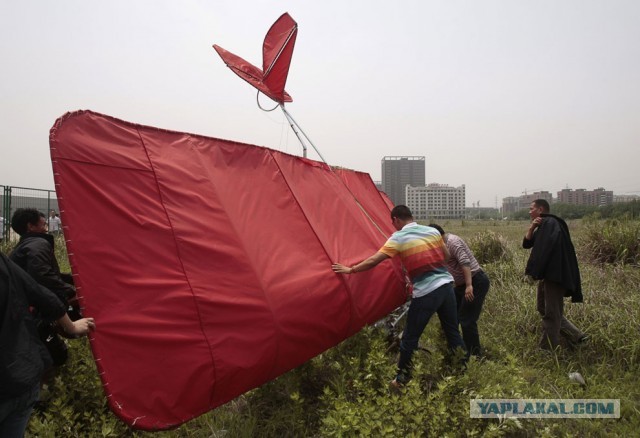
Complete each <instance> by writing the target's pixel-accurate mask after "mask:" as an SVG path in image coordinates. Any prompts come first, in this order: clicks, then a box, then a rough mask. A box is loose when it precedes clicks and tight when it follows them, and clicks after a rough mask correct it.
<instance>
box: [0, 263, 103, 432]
mask: <svg viewBox="0 0 640 438" xmlns="http://www.w3.org/2000/svg"><path fill="white" fill-rule="evenodd" d="M30 306H31V307H33V308H35V309H37V310H38V313H39V314H40V315H41V317H42V318H45V319H46V320H47V321H49V322H51V321H56V323H57V324H58V325H59V327H60V328H61V329H62V330H64V331H65V332H66V333H67V334H68V335H69V336H83V335H86V334H87V333H89V331H90V330H93V329H95V322H94V320H93V318H83V319H79V320H77V321H75V322H72V321H71V319H69V316H68V315H67V314H66V313H65V306H64V304H63V303H62V302H61V301H60V300H59V299H58V298H57V297H56V295H55V294H53V293H51V292H50V291H49V290H47V289H46V288H44V287H42V286H40V285H39V284H38V283H36V282H35V280H33V278H31V277H30V276H29V275H28V274H27V273H26V272H24V271H23V270H22V269H20V268H19V267H18V266H17V265H16V264H15V263H13V262H12V261H10V260H9V259H8V258H7V256H5V255H4V254H2V253H0V345H1V346H2V350H1V351H2V352H1V354H0V437H3V438H5V437H6V438H14V437H16V438H17V437H22V436H24V432H25V430H26V427H27V423H28V422H29V417H30V416H31V411H32V410H33V405H34V403H35V402H36V400H37V398H38V393H39V390H40V380H41V378H42V375H43V373H44V371H45V370H46V369H47V368H49V367H50V366H51V357H50V356H49V354H48V353H47V350H46V349H45V348H44V345H43V344H42V343H41V342H40V340H39V339H38V333H37V331H36V324H35V321H34V319H33V317H32V314H31V312H30V311H29V307H30Z"/></svg>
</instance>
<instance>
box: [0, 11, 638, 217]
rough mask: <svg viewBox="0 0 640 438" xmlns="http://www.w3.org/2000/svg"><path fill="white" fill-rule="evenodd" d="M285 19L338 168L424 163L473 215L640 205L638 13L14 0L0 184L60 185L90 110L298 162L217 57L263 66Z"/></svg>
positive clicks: (1, 28) (3, 90) (303, 87)
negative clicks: (72, 135) (74, 130)
mask: <svg viewBox="0 0 640 438" xmlns="http://www.w3.org/2000/svg"><path fill="white" fill-rule="evenodd" d="M283 12H289V14H290V15H291V16H292V17H293V18H294V19H295V20H296V21H297V22H298V26H299V33H298V39H297V42H296V47H295V51H294V55H293V61H292V66H291V70H290V73H289V80H288V82H287V87H286V89H287V91H288V92H289V93H290V94H291V95H292V97H293V102H292V103H291V104H287V109H288V110H289V111H290V112H291V114H292V115H293V117H294V118H295V119H296V120H297V121H298V122H299V124H300V125H301V127H302V128H303V129H304V131H305V132H306V133H307V134H308V135H309V136H310V137H311V139H312V140H313V142H314V143H315V145H316V146H317V147H318V149H319V150H320V152H321V153H322V155H323V156H324V157H325V158H326V159H327V161H328V162H329V164H332V165H339V166H344V167H349V168H352V169H356V170H360V171H364V172H368V173H370V174H371V176H372V178H373V179H374V180H379V179H380V160H381V159H382V157H383V156H386V155H424V156H426V157H427V158H426V172H427V175H426V181H427V182H437V183H441V184H449V185H453V186H458V185H461V184H466V188H467V205H469V206H471V205H472V203H475V202H478V201H479V202H480V205H481V206H490V207H493V206H494V205H495V204H496V200H497V203H498V205H500V204H501V199H502V198H503V197H505V196H517V195H520V194H521V193H522V192H523V191H525V190H527V191H528V192H532V191H535V190H548V191H551V192H552V193H554V196H555V192H557V191H558V190H560V189H562V188H565V187H569V188H573V189H577V188H586V189H594V188H596V187H604V188H606V189H608V190H613V191H614V193H616V194H622V193H631V194H640V176H639V175H638V173H639V172H638V168H639V162H640V81H639V79H638V78H640V2H638V1H635V0H627V1H621V0H610V1H604V0H602V1H600V0H560V1H559V0H554V1H551V0H541V1H524V0H523V1H507V0H502V1H497V0H491V1H455V0H454V1H431V0H423V1H397V2H388V1H379V0H368V1H363V0H356V1H337V0H325V1H322V2H303V1H295V2H294V1H251V0H249V1H246V2H238V1H227V0H224V1H193V0H186V1H180V2H177V1H162V0H153V1H151V0H137V1H123V0H111V1H108V2H90V1H86V0H85V1H80V0H73V1H69V0H61V1H55V2H52V1H45V0H33V1H15V0H1V1H0V59H2V69H0V148H1V153H0V184H6V185H15V186H22V187H36V188H53V175H52V171H51V162H50V158H49V149H48V148H49V145H48V136H49V129H50V127H51V126H52V125H53V123H54V122H55V120H56V119H57V118H58V117H60V116H61V115H63V114H64V113H66V112H68V111H75V110H79V109H90V110H93V111H97V112H100V113H104V114H108V115H111V116H114V117H117V118H120V119H124V120H127V121H130V122H134V123H141V124H145V125H150V126H156V127H160V128H165V129H171V130H176V131H184V132H191V133H196V134H201V135H207V136H211V137H218V138H225V139H230V140H236V141H242V142H247V143H252V144H256V145H260V146H267V147H270V148H274V149H278V150H282V151H285V152H289V153H292V154H296V155H300V154H301V148H300V146H299V143H298V141H297V139H296V138H295V135H294V134H293V132H291V130H290V128H289V126H288V125H287V123H286V121H285V120H284V117H283V116H282V113H281V112H280V111H274V112H270V113H266V112H263V111H261V110H260V109H259V108H258V107H257V106H256V93H255V91H254V89H253V88H251V87H250V86H249V85H248V84H246V83H245V82H244V81H242V80H241V79H239V78H238V77H236V76H235V75H234V74H233V73H232V72H231V71H230V70H229V69H228V68H227V67H226V66H225V65H224V64H223V62H222V61H221V60H220V59H219V57H218V56H217V54H216V53H215V51H214V50H213V49H212V48H211V46H212V44H214V43H215V44H219V45H220V46H222V47H224V48H225V49H227V50H229V51H231V52H233V53H236V54H237V55H239V56H242V57H244V58H245V59H247V60H248V61H249V62H252V63H253V64H255V65H258V66H260V65H261V64H262V58H261V56H262V55H261V49H262V41H263V39H264V35H265V33H266V32H267V30H268V29H269V27H270V26H271V24H272V23H273V22H274V21H275V20H276V19H277V18H278V17H279V16H280V15H281V14H282V13H283ZM261 103H262V104H263V105H265V106H270V103H271V102H270V101H269V100H268V99H266V98H264V97H263V98H262V99H261ZM309 157H310V158H314V159H318V157H317V155H315V153H314V152H313V151H310V153H309Z"/></svg>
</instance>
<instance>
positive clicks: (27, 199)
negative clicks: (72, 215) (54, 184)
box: [0, 185, 59, 241]
mask: <svg viewBox="0 0 640 438" xmlns="http://www.w3.org/2000/svg"><path fill="white" fill-rule="evenodd" d="M0 206H1V210H0V240H2V241H8V240H12V239H16V238H17V236H16V234H15V232H14V231H13V230H12V229H11V216H12V215H13V212H14V211H16V209H18V208H35V209H37V210H39V211H41V212H42V213H43V214H44V215H45V216H47V217H48V216H49V212H50V211H51V210H55V211H56V213H58V212H59V208H58V198H57V197H56V192H55V191H54V190H42V189H30V188H26V187H12V186H3V185H0Z"/></svg>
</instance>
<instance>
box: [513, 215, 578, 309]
mask: <svg viewBox="0 0 640 438" xmlns="http://www.w3.org/2000/svg"><path fill="white" fill-rule="evenodd" d="M541 217H543V218H544V220H543V221H542V223H541V224H540V226H539V227H538V228H537V229H536V230H535V232H534V233H533V236H532V238H531V240H528V239H526V238H525V239H524V240H523V241H522V247H523V248H532V250H531V254H530V256H529V261H528V262H527V267H526V269H525V274H527V275H530V276H531V277H533V278H534V279H536V280H549V281H553V282H555V283H559V284H561V285H562V286H563V287H564V288H565V289H566V291H567V292H566V294H565V296H567V297H568V296H570V297H571V301H573V302H574V303H581V302H582V285H581V281H580V269H579V268H578V258H577V257H576V251H575V248H574V247H573V243H572V242H571V236H570V235H569V227H568V226H567V223H566V222H565V221H564V220H562V219H560V218H559V217H557V216H554V215H552V214H542V215H541Z"/></svg>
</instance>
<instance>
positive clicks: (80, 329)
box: [8, 261, 96, 336]
mask: <svg viewBox="0 0 640 438" xmlns="http://www.w3.org/2000/svg"><path fill="white" fill-rule="evenodd" d="M8 266H9V269H10V270H11V275H12V276H14V278H15V279H16V280H17V281H16V283H17V284H18V287H20V288H22V290H23V292H24V294H25V296H26V298H27V302H28V303H29V304H30V305H32V306H34V307H35V308H37V309H38V310H39V311H40V312H41V313H42V315H43V316H44V317H45V319H50V320H55V321H56V322H57V323H58V324H60V327H62V329H63V330H64V331H65V333H67V334H69V335H73V336H81V335H86V334H88V333H89V331H90V330H95V328H96V325H95V321H94V320H93V318H82V319H79V320H77V321H71V319H70V318H69V315H67V313H66V311H65V306H64V304H63V303H62V301H61V300H60V299H59V298H58V297H57V296H56V295H55V294H54V293H53V292H51V291H50V290H49V289H47V288H45V287H43V286H41V285H39V284H38V283H36V281H35V280H34V279H33V278H31V276H30V275H29V274H27V273H26V272H25V271H23V270H22V268H20V267H19V266H18V265H16V264H15V263H13V262H12V261H9V263H8Z"/></svg>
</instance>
